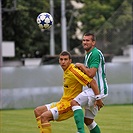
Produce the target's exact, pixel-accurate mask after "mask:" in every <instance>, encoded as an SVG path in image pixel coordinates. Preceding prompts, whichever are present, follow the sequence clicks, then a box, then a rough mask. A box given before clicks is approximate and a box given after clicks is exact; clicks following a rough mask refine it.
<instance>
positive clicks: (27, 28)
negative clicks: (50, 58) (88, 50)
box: [2, 0, 132, 59]
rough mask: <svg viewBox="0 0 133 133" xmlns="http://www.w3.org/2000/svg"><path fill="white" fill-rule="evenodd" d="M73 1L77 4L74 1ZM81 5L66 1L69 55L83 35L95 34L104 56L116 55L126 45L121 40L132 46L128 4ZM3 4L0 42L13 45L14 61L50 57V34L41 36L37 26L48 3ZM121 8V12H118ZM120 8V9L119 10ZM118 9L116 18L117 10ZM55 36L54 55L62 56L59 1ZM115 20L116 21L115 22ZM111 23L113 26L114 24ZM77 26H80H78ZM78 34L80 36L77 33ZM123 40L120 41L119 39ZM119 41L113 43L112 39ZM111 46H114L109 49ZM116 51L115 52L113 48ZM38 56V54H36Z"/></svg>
mask: <svg viewBox="0 0 133 133" xmlns="http://www.w3.org/2000/svg"><path fill="white" fill-rule="evenodd" d="M75 1H76V0H75ZM77 2H78V3H82V4H84V6H83V8H81V9H78V8H76V7H75V6H73V5H72V2H71V1H66V20H67V42H68V50H69V51H71V50H72V49H74V48H75V47H77V46H81V39H80V38H79V34H80V33H81V35H82V34H83V33H84V32H86V31H91V32H94V33H96V34H97V36H98V39H99V42H100V43H99V47H100V48H101V49H102V50H105V51H106V52H105V53H115V54H116V53H117V51H118V49H120V47H121V46H120V45H121V44H122V45H123V46H125V45H127V44H126V41H124V43H123V39H125V40H127V36H128V38H129V40H128V44H129V43H131V34H130V32H131V28H127V29H125V26H127V25H131V21H132V20H131V19H132V17H131V4H132V3H131V0H78V1H77ZM14 5H15V3H14V0H2V29H3V41H14V42H15V52H16V56H15V58H17V59H20V58H21V57H22V56H24V55H25V56H26V57H36V56H39V57H42V56H43V55H47V54H49V47H50V31H49V30H48V31H44V32H42V31H41V30H40V29H39V28H38V25H37V23H36V17H37V16H38V14H39V13H41V12H50V1H48V0H41V1H36V0H32V1H27V0H16V8H15V6H14ZM120 7H121V8H120ZM119 8H120V9H119ZM118 9H119V14H117V12H116V11H117V10H118ZM129 12H130V13H129ZM53 17H54V32H55V35H54V37H55V52H56V54H59V53H60V52H61V39H62V38H61V37H62V35H61V0H56V1H54V16H53ZM115 17H117V19H116V18H115ZM113 21H114V22H113ZM77 22H81V23H82V25H79V24H78V23H77ZM77 31H79V32H80V33H78V32H77ZM123 33H124V34H125V36H123V39H122V38H121V37H118V36H122V34H123ZM116 36H117V37H118V38H120V39H116V38H115V37H116ZM112 43H113V44H114V45H112ZM115 47H117V48H116V50H115V51H114V48H115ZM37 51H38V52H39V53H38V52H37Z"/></svg>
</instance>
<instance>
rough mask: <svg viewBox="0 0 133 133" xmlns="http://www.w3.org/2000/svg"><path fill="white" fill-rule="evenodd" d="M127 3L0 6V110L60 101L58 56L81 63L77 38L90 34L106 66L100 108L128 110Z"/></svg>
mask: <svg viewBox="0 0 133 133" xmlns="http://www.w3.org/2000/svg"><path fill="white" fill-rule="evenodd" d="M132 7H133V2H132V0H116V1H113V0H102V1H101V0H96V1H94V0H56V1H55V0H41V1H36V0H32V1H26V0H23V1H22V0H1V1H0V70H1V72H0V88H1V89H0V96H1V100H0V102H1V103H0V108H1V109H9V108H31V107H36V106H38V105H42V104H45V103H49V102H52V101H57V100H59V99H60V97H61V95H62V73H63V72H62V70H61V68H60V66H59V64H58V55H59V53H60V52H61V51H62V50H68V51H69V52H70V53H71V54H72V58H73V62H74V63H75V62H82V63H83V61H84V54H85V52H84V50H83V48H82V45H81V42H82V36H83V34H84V33H85V32H92V33H94V34H95V35H96V37H97V44H96V46H97V47H98V48H99V49H100V50H101V51H102V52H103V54H104V56H105V60H106V73H107V80H108V83H109V96H108V98H107V101H106V104H132V103H133V99H132V95H133V87H132V85H133V80H132V68H133V63H132V62H133V55H132V52H133V37H132V33H133V26H132V25H133V19H132V16H133V8H132ZM42 12H48V13H50V14H51V15H52V16H53V18H54V24H53V26H52V28H51V29H50V30H45V31H43V30H40V29H39V27H38V25H37V23H36V18H37V16H38V15H39V14H40V13H42Z"/></svg>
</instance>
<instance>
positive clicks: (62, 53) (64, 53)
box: [60, 51, 72, 59]
mask: <svg viewBox="0 0 133 133" xmlns="http://www.w3.org/2000/svg"><path fill="white" fill-rule="evenodd" d="M65 55H68V56H69V59H72V57H71V54H70V53H69V52H68V51H62V52H61V53H60V56H65Z"/></svg>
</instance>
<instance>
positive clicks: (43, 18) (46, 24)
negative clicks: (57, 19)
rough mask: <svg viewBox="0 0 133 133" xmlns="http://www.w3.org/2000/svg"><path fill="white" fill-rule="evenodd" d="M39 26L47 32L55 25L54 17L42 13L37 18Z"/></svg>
mask: <svg viewBox="0 0 133 133" xmlns="http://www.w3.org/2000/svg"><path fill="white" fill-rule="evenodd" d="M37 24H38V26H39V28H40V29H44V30H47V29H49V28H51V26H52V25H53V17H52V16H51V14H49V13H40V14H39V15H38V16H37Z"/></svg>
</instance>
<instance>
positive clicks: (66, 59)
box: [34, 51, 98, 133]
mask: <svg viewBox="0 0 133 133" xmlns="http://www.w3.org/2000/svg"><path fill="white" fill-rule="evenodd" d="M59 63H60V66H61V67H62V69H63V70H64V75H63V78H64V83H63V86H64V92H63V96H62V97H61V99H60V101H58V102H55V103H50V104H46V105H42V106H39V107H37V108H36V109H35V110H34V113H35V117H36V120H37V123H38V127H39V128H40V133H51V125H50V121H52V120H55V121H62V120H65V119H68V118H70V117H72V116H73V111H72V109H71V101H72V100H73V99H74V98H75V97H76V96H77V95H78V94H79V93H80V92H82V87H83V86H86V85H89V84H90V85H91V87H92V88H93V89H94V90H95V91H98V86H97V84H96V81H95V80H94V79H92V78H89V77H88V76H87V75H86V74H84V73H83V72H82V71H81V70H79V69H78V68H76V67H75V65H74V64H73V63H72V59H71V55H70V53H69V52H67V51H63V52H61V54H60V56H59ZM82 115H83V114H82ZM82 118H83V116H82ZM82 128H84V125H83V127H82Z"/></svg>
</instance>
